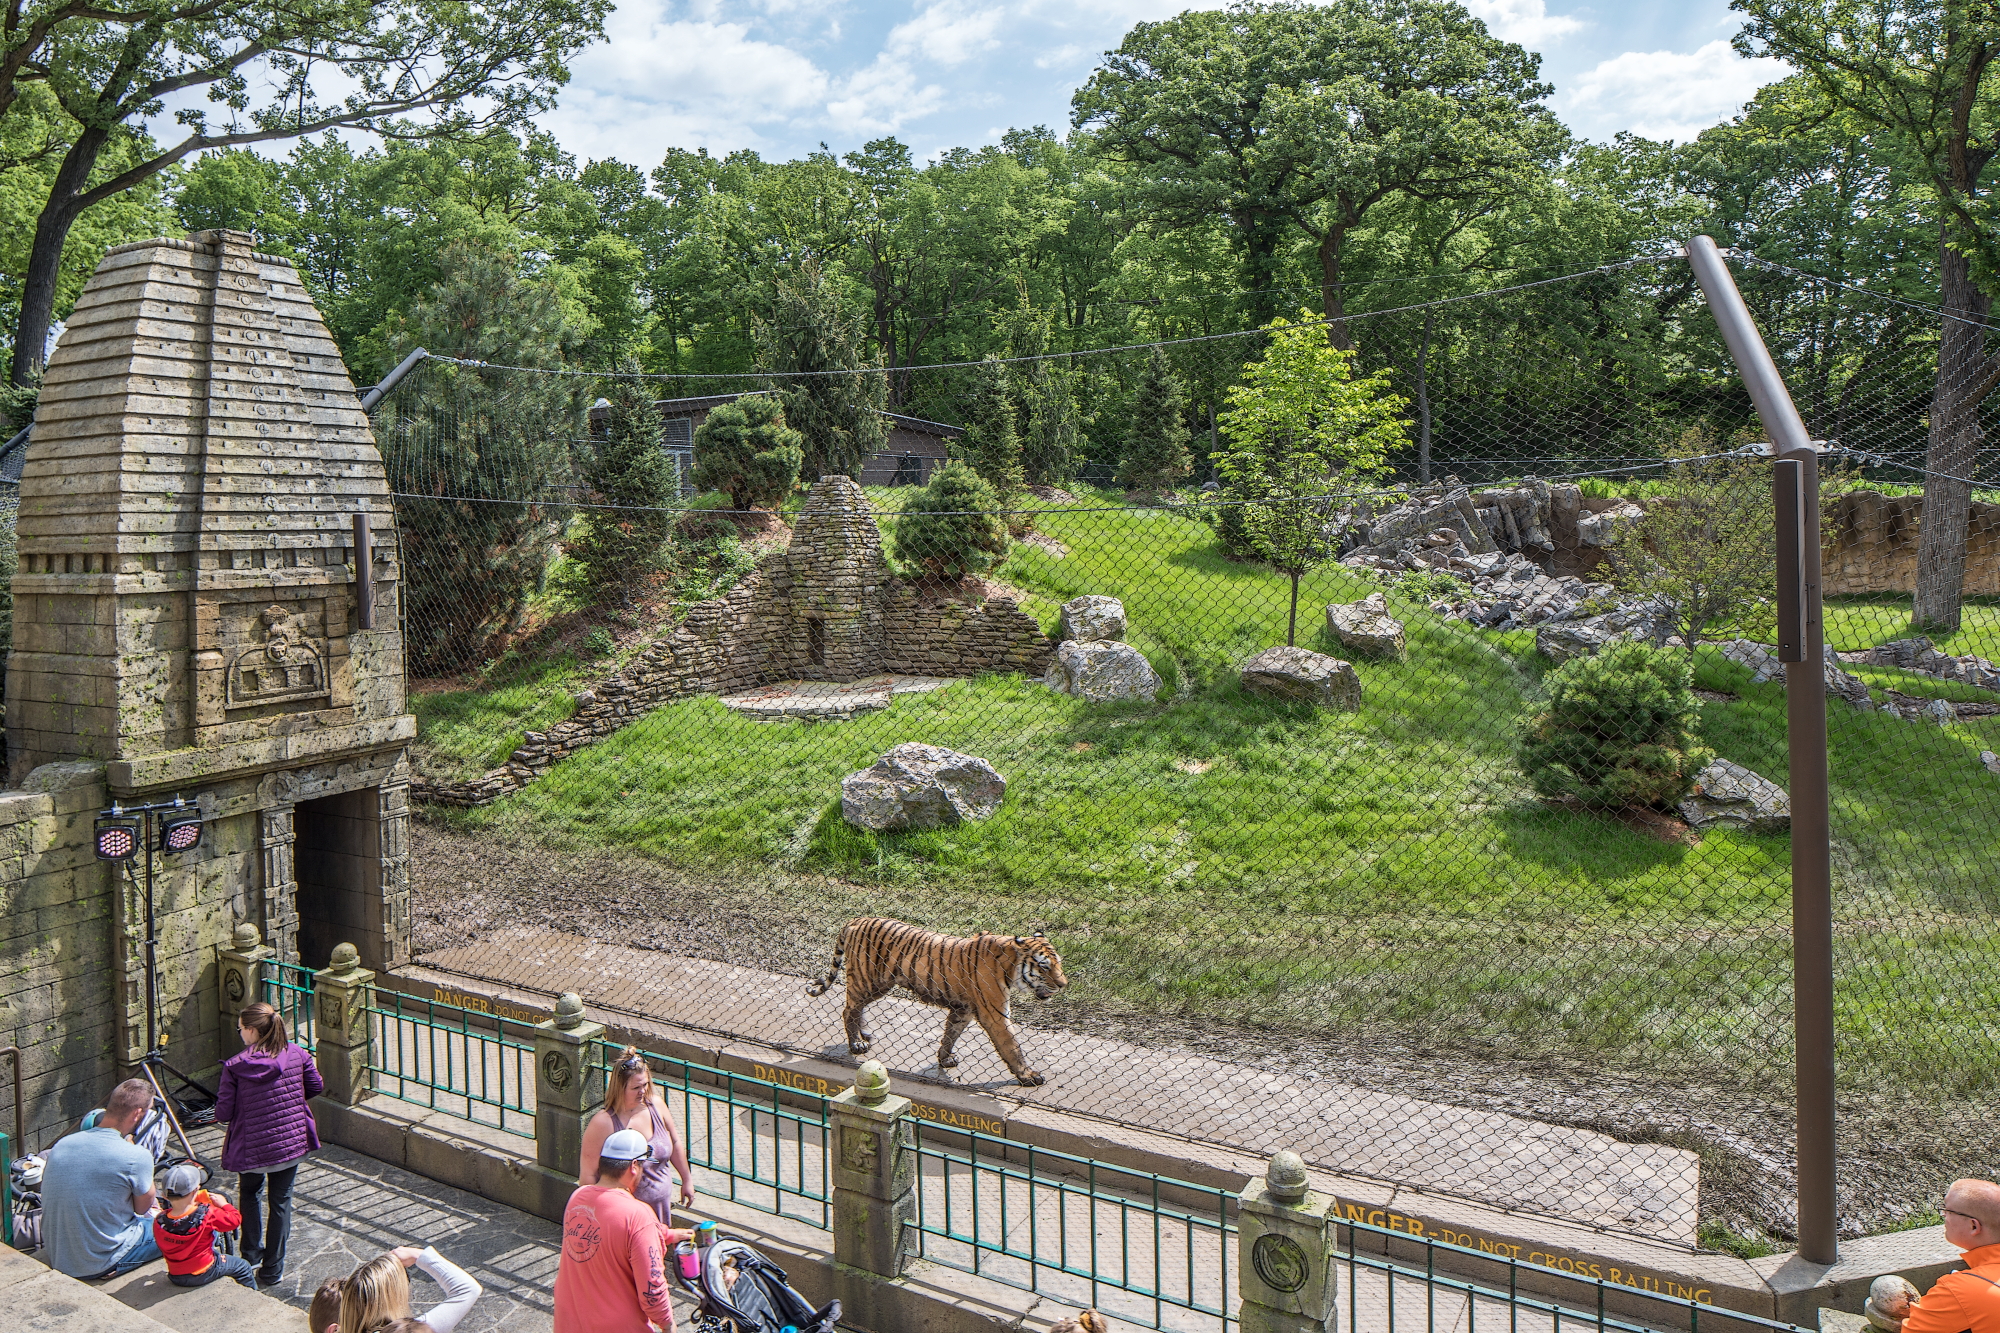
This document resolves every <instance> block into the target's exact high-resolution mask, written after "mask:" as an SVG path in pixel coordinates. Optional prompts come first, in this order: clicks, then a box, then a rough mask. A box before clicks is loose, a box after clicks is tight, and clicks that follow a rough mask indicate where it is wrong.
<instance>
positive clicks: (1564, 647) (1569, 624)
mask: <svg viewBox="0 0 2000 1333" xmlns="http://www.w3.org/2000/svg"><path fill="white" fill-rule="evenodd" d="M1614 637H1616V636H1615V635H1613V634H1612V632H1611V631H1610V630H1608V629H1606V628H1604V626H1602V625H1596V624H1592V623H1591V622H1590V621H1588V620H1559V621H1557V622H1556V623H1555V624H1553V625H1543V626H1542V627H1541V628H1539V629H1537V630H1536V631H1535V650H1536V651H1537V652H1539V653H1541V654H1542V656H1544V657H1546V658H1548V659H1549V660H1550V661H1551V662H1573V661H1575V660H1576V659H1577V658H1579V657H1594V656H1596V654H1597V650H1598V649H1599V648H1602V647H1603V646H1604V645H1605V644H1607V643H1609V642H1611V640H1612V639H1613V638H1614Z"/></svg>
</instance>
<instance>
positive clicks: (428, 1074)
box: [368, 989, 535, 1139]
mask: <svg viewBox="0 0 2000 1333" xmlns="http://www.w3.org/2000/svg"><path fill="white" fill-rule="evenodd" d="M368 1021H369V1023H370V1024H371V1027H370V1029H369V1036H370V1037H371V1038H372V1040H373V1045H374V1053H373V1057H372V1059H371V1061H370V1064H371V1072H372V1073H373V1075H374V1080H375V1091H376V1092H378V1093H380V1094H381V1095H383V1096H385V1097H394V1098H396V1099H397V1100H398V1101H405V1102H413V1103H415V1104H417V1105H419V1106H426V1107H429V1108H430V1109H431V1110H434V1111H443V1112H445V1113H446V1114H448V1115H456V1116H460V1117H462V1118H464V1119H466V1120H470V1121H472V1122H473V1123H475V1124H482V1125H489V1126H491V1127H493V1128H495V1129H500V1130H505V1131H506V1132H507V1133H509V1134H518V1135H520V1136H521V1137H522V1138H526V1139H532V1138H534V1137H535V1101H534V1098H535V1045H534V1028H533V1027H532V1025H530V1024H526V1023H521V1022H517V1021H515V1020H513V1019H509V1018H500V1017H497V1016H495V1015H492V1014H482V1013H478V1012H476V1011H474V1010H470V1009H461V1008H459V1007H458V1006H457V1005H452V1004H441V1003H439V1002H438V1001H436V1000H420V999H417V998H415V997H413V996H409V995H402V994H399V993H397V992H395V991H385V990H380V989H378V990H376V991H375V1003H374V1007H373V1009H372V1010H371V1011H370V1014H369V1020H368Z"/></svg>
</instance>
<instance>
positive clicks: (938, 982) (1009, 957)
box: [806, 916, 1069, 1088]
mask: <svg viewBox="0 0 2000 1333" xmlns="http://www.w3.org/2000/svg"><path fill="white" fill-rule="evenodd" d="M843 963H845V964H846V966H847V1007H846V1010H845V1013H844V1017H845V1019H846V1023H847V1049H848V1050H850V1051H852V1052H854V1054H856V1055H866V1054H867V1053H868V1046H869V1043H871V1042H872V1041H874V1039H875V1038H874V1035H873V1034H872V1033H870V1032H869V1031H868V1030H867V1029H866V1028H864V1027H863V1026H862V1021H863V1018H864V1017H865V1011H866V1010H867V1008H868V1006H869V1005H871V1004H873V1003H875V1001H877V1000H879V999H881V998H882V997H883V996H884V995H887V994H888V993H889V992H890V991H891V990H892V989H894V988H895V987H897V986H903V987H905V988H906V989H908V990H909V992H910V993H911V994H912V995H914V996H916V997H917V998H918V999H919V1000H922V1001H923V1002H924V1003H925V1004H934V1005H936V1006H937V1007H938V1008H940V1009H943V1010H945V1011H947V1017H946V1018H945V1022H944V1040H943V1041H941V1042H940V1043H938V1058H937V1062H938V1068H940V1069H952V1068H955V1067H956V1066H957V1065H958V1057H957V1056H956V1055H954V1054H952V1048H953V1047H954V1046H956V1045H957V1044H958V1038H959V1034H960V1033H962V1032H964V1031H965V1025H966V1024H967V1023H968V1022H970V1021H971V1020H973V1019H975V1018H976V1019H978V1020H979V1026H980V1027H982V1028H984V1029H985V1031H986V1035H987V1037H989V1038H990V1039H991V1040H992V1042H993V1049H994V1050H995V1051H997V1052H999V1054H1000V1058H1001V1059H1002V1060H1004V1061H1006V1062H1007V1068H1008V1070H1009V1071H1011V1072H1012V1073H1013V1075H1014V1077H1015V1078H1017V1079H1019V1080H1020V1081H1021V1082H1022V1083H1023V1084H1025V1085H1026V1086H1028V1087H1031V1088H1032V1087H1036V1086H1038V1085H1040V1084H1041V1083H1042V1082H1043V1081H1044V1080H1043V1078H1042V1076H1041V1075H1040V1074H1038V1073H1036V1072H1035V1071H1034V1070H1032V1069H1030V1068H1029V1067H1028V1062H1027V1060H1026V1059H1025V1058H1024V1057H1023V1056H1022V1054H1021V1046H1020V1043H1018V1042H1016V1041H1015V1040H1014V1032H1013V1029H1012V1027H1011V1025H1010V1024H1009V1021H1008V1013H1007V1006H1008V1000H1009V997H1010V994H1011V992H1012V991H1013V989H1014V987H1016V986H1022V987H1025V988H1027V989H1028V990H1031V991H1033V992H1034V993H1035V998H1036V999H1038V1000H1046V999H1048V998H1049V997H1050V996H1051V995H1053V994H1055V993H1056V992H1057V991H1059V990H1061V989H1062V988H1063V987H1065V986H1067V985H1069V978H1068V977H1065V976H1064V975H1063V969H1062V958H1061V957H1060V956H1059V955H1058V954H1057V953H1056V950H1055V946H1054V945H1052V944H1050V943H1049V940H1048V936H1047V935H1045V934H1044V933H1043V932H1041V931H1039V930H1038V931H1036V932H1035V933H1034V934H1032V935H1014V936H1011V937H1010V936H1007V935H992V934H989V933H987V932H986V931H983V930H982V931H980V932H979V933H978V934H977V935H973V936H971V937H969V938H966V939H956V938H954V937H952V936H950V935H938V934H935V933H933V932H931V931H928V930H924V929H921V928H920V927H917V926H912V925H907V924H905V923H904V922H901V921H890V920H888V919H887V918H885V917H879V916H864V917H857V918H855V919H854V920H852V921H850V922H848V923H847V924H846V925H845V926H843V927H842V928H841V931H840V936H839V938H838V939H836V940H835V941H834V944H833V966H832V967H830V968H828V969H827V973H826V976H825V977H824V978H823V979H821V980H817V981H814V982H813V983H812V984H811V985H809V986H807V987H806V994H807V995H824V994H826V993H827V991H829V990H830V989H832V987H833V981H834V978H835V977H837V976H839V975H840V969H841V965H842V964H843Z"/></svg>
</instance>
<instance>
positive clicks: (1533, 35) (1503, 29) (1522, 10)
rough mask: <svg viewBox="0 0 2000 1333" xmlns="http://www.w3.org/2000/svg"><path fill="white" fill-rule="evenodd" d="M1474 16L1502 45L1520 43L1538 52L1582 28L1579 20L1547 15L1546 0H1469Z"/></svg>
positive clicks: (1468, 4)
mask: <svg viewBox="0 0 2000 1333" xmlns="http://www.w3.org/2000/svg"><path fill="white" fill-rule="evenodd" d="M1465 7H1466V8H1467V9H1469V10H1471V11H1472V16H1473V17H1474V18H1477V19H1484V20H1485V21H1486V27H1487V30H1488V31H1490V32H1491V33H1492V34H1493V35H1494V36H1495V37H1498V38H1499V39H1500V40H1501V41H1503V42H1519V43H1520V44H1521V45H1522V46H1525V47H1529V48H1531V49H1536V50H1539V49H1540V48H1541V47H1542V45H1543V44H1545V43H1546V42H1548V41H1549V39H1550V38H1553V37H1561V36H1564V35H1566V34H1568V33H1572V32H1575V31H1577V30H1578V29H1579V28H1581V27H1583V22H1582V20H1580V19H1573V18H1571V17H1570V16H1569V15H1567V14H1551V13H1549V12H1548V8H1549V7H1548V4H1547V0H1466V5H1465Z"/></svg>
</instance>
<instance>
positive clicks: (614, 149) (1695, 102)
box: [542, 0, 1782, 167]
mask: <svg viewBox="0 0 2000 1333" xmlns="http://www.w3.org/2000/svg"><path fill="white" fill-rule="evenodd" d="M1187 7H1188V6H1187V4H1186V3H1185V2H1184V0H1183V3H1169V2H1166V0H1084V2H1083V3H1079V2H1078V0H826V2H825V3H812V2H811V0H730V3H727V4H724V3H720V2H719V0H620V3H619V6H618V10H617V12H616V13H615V14H613V15H612V17H611V20H610V22H609V24H608V25H607V31H608V33H609V37H610V40H609V41H607V42H605V43H602V44H600V45H598V46H596V47H593V48H591V49H590V50H588V51H586V52H584V53H582V54H581V55H579V56H578V57H577V59H576V60H575V61H574V62H573V63H572V66H571V68H572V73H573V78H572V80H571V83H570V86H569V87H568V89H566V90H565V91H564V94H563V98H562V102H561V104H560V106H559V107H558V108H557V109H556V110H555V111H554V112H552V113H551V114H549V115H548V116H546V117H545V118H544V119H543V122H542V123H543V124H544V125H545V126H546V127H547V128H549V129H551V130H553V131H554V132H555V133H556V135H557V137H558V138H560V139H561V140H562V142H563V144H564V146H565V147H566V148H568V149H569V150H570V151H571V152H574V153H576V154H577V155H578V156H579V157H582V158H588V157H618V158H622V159H623V160H625V161H627V162H632V163H636V164H638V165H640V166H644V167H651V166H652V165H654V164H655V163H657V162H658V161H659V160H660V159H661V157H662V156H663V155H664V154H665V152H666V150H667V149H668V148H671V147H681V148H700V147H706V148H707V149H708V150H709V151H710V152H711V153H717V154H720V153H724V152H728V151H730V150H732V149H736V148H754V149H756V150H757V151H758V152H760V153H763V154H764V155H765V156H766V157H771V158H789V157H795V156H798V155H799V154H801V153H804V152H807V151H810V150H811V149H813V148H814V147H816V146H818V145H819V144H820V143H821V142H825V143H826V144H827V145H828V146H830V147H831V148H832V149H833V150H834V151H835V152H837V153H842V152H847V151H849V150H851V149H854V148H857V147H859V146H860V145H861V144H862V143H864V142H866V141H867V140H869V139H872V138H878V137H880V136H882V135H885V134H894V135H896V136H897V137H898V138H900V139H902V140H903V141H904V142H905V143H907V144H909V145H910V146H911V147H912V148H913V149H914V150H915V151H916V153H917V155H918V156H919V157H920V158H923V157H928V156H931V155H932V154H935V153H936V152H938V151H940V150H942V149H945V148H950V147H953V146H957V145H966V146H977V145H979V144H983V143H989V142H992V141H993V140H994V139H996V138H997V137H998V136H999V135H1000V133H1001V131H1003V130H1005V129H1007V128H1009V127H1010V126H1027V125H1035V124H1045V125H1048V126H1050V127H1051V128H1054V129H1056V130H1058V131H1061V130H1062V129H1063V128H1065V127H1066V126H1067V125H1068V123H1069V96H1070V93H1071V91H1072V90H1073V89H1074V88H1076V86H1077V85H1078V84H1080V83H1082V82H1083V81H1084V80H1085V79H1086V78H1088V77H1089V75H1090V71H1091V70H1092V69H1093V68H1094V67H1095V65H1096V62H1097V59H1098V56H1099V54H1100V53H1101V52H1103V51H1104V50H1106V49H1107V48H1110V47H1115V46H1116V45H1117V44H1118V42H1119V40H1120V38H1121V37H1122V36H1123V35H1124V33H1125V31H1126V30H1127V29H1128V28H1130V27H1131V26H1132V25H1133V24H1134V23H1138V22H1141V21H1144V20H1148V19H1159V18H1164V17H1166V16H1168V15H1170V14H1174V13H1177V12H1179V11H1180V10H1182V9H1185V8H1187ZM1467 7H1468V8H1470V9H1471V10H1472V11H1473V12H1474V13H1475V14H1477V15H1479V16H1480V17H1481V18H1483V19H1485V20H1486V22H1487V24H1488V26H1489V27H1491V28H1492V29H1493V30H1494V32H1496V33H1497V34H1498V35H1500V36H1502V37H1505V38H1507V39H1508V40H1510V41H1516V42H1519V43H1521V44H1522V45H1524V46H1526V47H1528V48H1529V49H1530V50H1534V51H1539V52H1541V53H1542V55H1543V57H1544V59H1543V65H1542V71H1543V77H1544V78H1545V79H1546V80H1547V81H1548V82H1550V83H1553V84H1554V85H1555V89H1556V91H1555V95H1554V97H1553V98H1552V99H1551V104H1552V105H1553V106H1554V107H1555V109H1556V111H1557V112H1558V113H1559V114H1560V115H1562V117H1563V118H1564V120H1566V121H1567V122H1568V123H1569V124H1570V126H1571V127H1572V128H1574V129H1575V130H1576V131H1577V132H1578V133H1580V134H1583V135H1585V136H1587V137H1589V138H1593V139H1608V138H1609V137H1610V136H1611V135H1613V134H1615V133H1617V132H1618V131H1620V130H1632V131H1635V132H1638V133H1641V134H1646V135H1649V136H1651V137H1655V138H1676V139H1685V138H1688V137H1690V136H1692V135H1694V134H1696V133H1698V132H1700V130H1702V129H1703V128H1705V127H1706V126H1709V125H1713V124H1716V123H1718V122H1719V121H1722V120H1726V119H1728V118H1729V116H1730V115H1731V114H1733V113H1734V111H1735V110H1736V108H1737V107H1738V106H1740V105H1741V104H1742V102H1743V101H1744V99H1745V98H1747V97H1748V96H1749V95H1750V94H1751V93H1752V92H1754V91H1755V90H1756V88H1757V87H1758V86H1759V85H1761V84H1763V83H1767V82H1769V81H1771V79H1773V78H1775V77H1777V75H1778V74H1779V73H1781V72H1782V67H1781V66H1778V65H1777V64H1776V62H1771V61H1756V62H1746V61H1743V60H1740V59H1738V58H1737V57H1736V56H1735V55H1734V54H1732V53H1731V51H1730V50H1729V45H1728V42H1729V37H1730V36H1731V34H1733V33H1734V32H1735V31H1736V30H1737V28H1738V26H1739V24H1738V22H1737V20H1736V17H1735V16H1734V15H1732V14H1731V13H1730V12H1729V8H1728V5H1727V3H1726V0H1685V2H1684V3H1679V4H1644V3H1627V4H1623V5H1620V4H1615V3H1610V2H1609V0H1597V2H1596V3H1589V2H1587V0H1579V2H1577V3H1571V0H1467Z"/></svg>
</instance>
